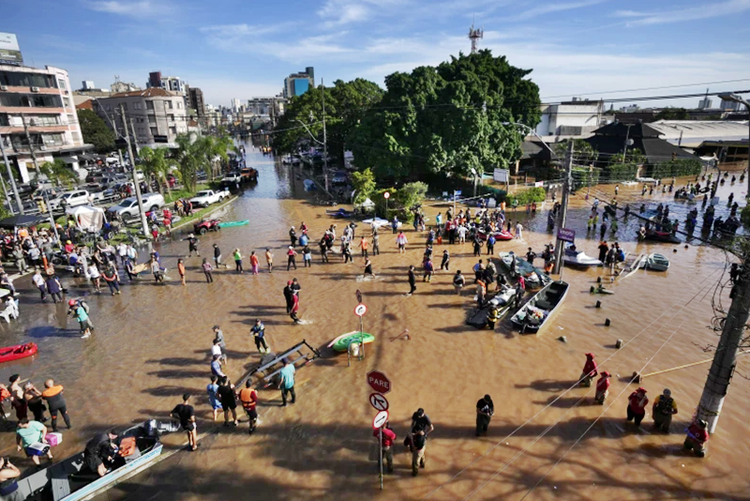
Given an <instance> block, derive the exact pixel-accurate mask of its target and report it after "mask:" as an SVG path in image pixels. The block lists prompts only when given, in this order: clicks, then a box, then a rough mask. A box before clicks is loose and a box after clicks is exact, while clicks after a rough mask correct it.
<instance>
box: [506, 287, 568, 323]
mask: <svg viewBox="0 0 750 501" xmlns="http://www.w3.org/2000/svg"><path fill="white" fill-rule="evenodd" d="M568 289H570V286H569V285H568V284H567V282H563V281H562V280H557V281H555V282H550V283H549V284H548V285H547V286H546V287H544V288H543V289H542V290H540V291H539V292H537V293H536V295H534V297H532V298H531V299H530V300H529V301H528V302H527V303H526V304H525V305H523V306H522V307H521V309H520V310H518V312H516V314H515V315H513V316H512V317H511V319H510V321H511V322H513V324H514V325H515V326H516V327H518V328H519V329H520V331H521V334H526V333H529V334H537V333H538V332H539V331H540V330H541V329H542V327H544V325H547V324H548V323H549V319H550V318H552V316H553V314H554V313H555V312H557V311H559V309H560V305H561V304H562V302H563V301H564V300H565V296H567V295H568Z"/></svg>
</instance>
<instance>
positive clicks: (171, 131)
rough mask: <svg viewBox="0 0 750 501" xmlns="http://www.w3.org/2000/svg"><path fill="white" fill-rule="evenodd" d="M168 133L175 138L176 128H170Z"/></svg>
mask: <svg viewBox="0 0 750 501" xmlns="http://www.w3.org/2000/svg"><path fill="white" fill-rule="evenodd" d="M169 133H170V134H172V135H173V136H176V135H177V127H170V128H169Z"/></svg>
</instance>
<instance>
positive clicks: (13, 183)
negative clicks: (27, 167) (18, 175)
mask: <svg viewBox="0 0 750 501" xmlns="http://www.w3.org/2000/svg"><path fill="white" fill-rule="evenodd" d="M0 151H2V153H3V161H4V162H5V168H6V169H7V170H8V177H9V178H10V185H11V187H12V188H13V194H14V195H15V198H16V204H18V211H19V212H20V213H21V215H23V214H24V212H23V204H22V203H21V196H20V195H19V194H18V187H17V186H16V180H15V178H14V177H13V171H12V170H11V168H10V162H9V161H8V155H7V154H6V153H5V144H4V142H3V138H2V137H0ZM6 195H7V192H6ZM8 206H10V203H8ZM10 210H11V212H13V207H11V209H10Z"/></svg>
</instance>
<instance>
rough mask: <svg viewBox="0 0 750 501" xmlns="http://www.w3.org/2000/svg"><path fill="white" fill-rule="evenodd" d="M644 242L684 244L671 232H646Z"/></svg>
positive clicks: (649, 230) (648, 230)
mask: <svg viewBox="0 0 750 501" xmlns="http://www.w3.org/2000/svg"><path fill="white" fill-rule="evenodd" d="M643 239H644V240H655V241H657V242H667V243H671V244H679V243H681V242H682V240H680V239H679V238H678V237H677V235H675V234H674V233H672V232H670V231H658V230H651V229H647V230H646V235H645V236H644V237H643Z"/></svg>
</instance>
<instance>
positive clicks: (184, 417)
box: [171, 393, 198, 451]
mask: <svg viewBox="0 0 750 501" xmlns="http://www.w3.org/2000/svg"><path fill="white" fill-rule="evenodd" d="M189 402H190V393H185V394H184V395H182V403H181V404H177V406H176V407H175V408H174V409H172V414H171V415H172V417H173V418H176V419H179V420H180V426H182V429H183V430H185V432H186V433H187V439H188V446H189V447H190V450H191V451H194V450H195V449H197V448H198V444H197V443H196V441H197V438H198V428H197V427H196V426H195V409H193V406H192V405H190V403H189Z"/></svg>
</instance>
